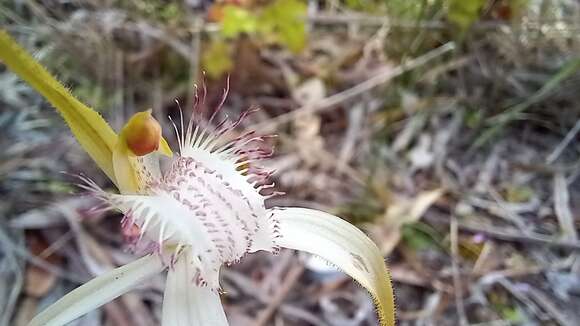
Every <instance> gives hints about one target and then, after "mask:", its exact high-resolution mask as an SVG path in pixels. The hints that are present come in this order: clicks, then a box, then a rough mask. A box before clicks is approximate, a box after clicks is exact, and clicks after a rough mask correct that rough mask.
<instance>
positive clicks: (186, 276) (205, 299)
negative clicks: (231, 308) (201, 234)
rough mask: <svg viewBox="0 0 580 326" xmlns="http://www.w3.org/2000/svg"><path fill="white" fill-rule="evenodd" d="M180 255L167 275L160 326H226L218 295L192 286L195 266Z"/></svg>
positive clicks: (205, 288)
mask: <svg viewBox="0 0 580 326" xmlns="http://www.w3.org/2000/svg"><path fill="white" fill-rule="evenodd" d="M186 256H187V255H182V256H181V257H180V259H178V260H177V262H176V263H175V266H174V267H173V268H170V269H169V271H168V275H167V285H166V288H165V295H164V297H163V322H162V325H163V326H227V325H228V321H227V319H226V314H225V312H224V309H223V307H222V303H221V301H220V297H219V294H218V293H217V292H216V291H215V290H211V289H210V288H209V287H199V286H196V285H195V283H194V277H195V274H196V266H195V265H194V264H192V263H191V261H190V260H188V259H185V257H186Z"/></svg>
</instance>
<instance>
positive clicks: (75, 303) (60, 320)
mask: <svg viewBox="0 0 580 326" xmlns="http://www.w3.org/2000/svg"><path fill="white" fill-rule="evenodd" d="M164 268H165V267H164V265H163V263H162V262H161V260H160V259H159V257H157V256H145V257H143V258H140V259H138V260H136V261H134V262H132V263H130V264H127V265H125V266H121V267H119V268H116V269H114V270H112V271H110V272H108V273H106V274H104V275H101V276H99V277H96V278H94V279H93V280H91V281H89V282H87V283H85V284H84V285H82V286H80V287H78V288H76V289H75V290H74V291H72V292H70V293H69V294H67V295H65V296H64V297H62V298H61V299H60V300H58V301H57V302H56V303H54V304H53V305H51V306H50V307H48V308H47V309H46V310H44V311H43V312H42V313H40V314H39V315H37V316H36V317H34V319H32V321H31V322H30V323H29V324H28V326H60V325H64V324H66V323H68V322H70V321H72V320H74V319H76V318H78V317H80V316H82V315H84V314H86V313H87V312H89V311H91V310H93V309H96V308H98V307H100V306H102V305H103V304H105V303H107V302H109V301H111V300H113V299H115V298H116V297H118V296H120V295H122V294H123V293H125V292H127V291H129V290H131V289H132V288H134V287H135V286H136V285H138V284H139V283H141V282H142V281H144V280H145V279H147V278H149V277H151V276H153V275H155V274H157V273H160V272H161V271H163V269H164Z"/></svg>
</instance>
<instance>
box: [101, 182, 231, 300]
mask: <svg viewBox="0 0 580 326" xmlns="http://www.w3.org/2000/svg"><path fill="white" fill-rule="evenodd" d="M192 200H193V199H192ZM108 201H109V203H110V204H111V205H113V206H114V207H115V208H117V209H119V210H120V211H122V212H123V213H124V214H125V215H126V216H127V218H128V219H129V221H130V222H132V223H134V224H135V225H137V226H138V227H139V229H140V232H141V233H142V235H145V236H146V237H147V238H148V239H149V240H152V241H155V242H157V243H158V244H159V248H161V250H166V248H172V250H173V251H174V252H173V253H171V252H164V253H165V254H167V255H171V254H176V253H177V252H178V250H179V249H180V248H183V247H188V248H191V250H192V254H191V255H189V257H190V258H191V260H192V261H193V262H194V263H195V264H196V265H197V266H200V268H201V279H200V282H201V283H200V284H208V285H209V286H210V287H212V288H214V289H218V288H219V282H218V278H217V274H218V270H219V267H220V265H221V263H222V261H221V260H220V257H219V256H218V253H217V252H216V250H215V248H214V246H213V242H212V239H211V237H210V236H209V234H208V232H207V231H206V229H205V227H204V226H203V225H202V221H201V220H200V219H199V218H198V217H197V216H196V211H195V210H194V209H192V208H191V207H187V206H186V205H184V204H183V203H181V202H180V201H177V200H176V199H175V198H173V197H170V196H169V194H167V193H161V194H159V195H154V196H153V195H152V196H140V195H111V194H109V195H108Z"/></svg>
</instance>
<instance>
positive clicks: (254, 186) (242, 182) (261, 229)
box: [92, 89, 279, 289]
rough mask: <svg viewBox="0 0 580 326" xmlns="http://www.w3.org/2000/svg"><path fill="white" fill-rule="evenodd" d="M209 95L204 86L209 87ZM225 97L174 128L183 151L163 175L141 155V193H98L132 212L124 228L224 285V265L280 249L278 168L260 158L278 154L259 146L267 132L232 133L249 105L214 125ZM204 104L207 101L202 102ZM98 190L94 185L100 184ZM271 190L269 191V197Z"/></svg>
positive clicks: (201, 278) (198, 278)
mask: <svg viewBox="0 0 580 326" xmlns="http://www.w3.org/2000/svg"><path fill="white" fill-rule="evenodd" d="M204 93H205V90H204ZM226 95H227V89H226V90H225V92H224V100H222V102H221V103H220V105H219V106H218V107H217V109H216V110H215V111H214V112H213V113H212V114H211V117H210V119H209V120H205V119H204V118H203V112H201V105H200V100H199V97H197V96H196V105H195V106H194V110H193V112H192V115H191V117H190V121H189V123H188V124H187V127H185V126H184V123H183V116H181V118H180V120H181V121H180V128H178V127H177V126H175V124H174V126H175V130H176V134H177V138H178V143H179V149H180V150H179V154H178V155H175V156H174V158H173V159H172V162H171V164H170V166H169V168H168V170H167V171H163V172H161V170H160V169H159V164H158V157H157V156H158V154H156V153H153V154H149V155H147V156H144V157H141V158H139V160H138V161H139V162H140V164H139V167H140V168H139V170H138V175H139V178H140V179H141V183H142V184H145V187H144V188H143V190H142V193H140V194H137V195H117V194H108V193H105V192H103V191H101V190H98V191H96V192H97V194H98V196H99V197H100V198H102V199H103V200H105V201H106V202H107V203H108V205H109V206H111V207H112V208H116V209H118V210H120V211H122V212H123V213H124V214H125V219H124V221H123V225H124V226H125V229H126V230H127V228H130V230H131V231H132V232H134V231H135V226H137V230H138V232H139V234H138V236H137V237H133V240H134V241H135V242H138V241H140V240H141V239H143V238H146V239H149V240H152V241H154V242H155V243H157V246H156V247H157V248H159V250H160V252H161V253H163V254H164V255H170V256H173V258H172V260H174V259H175V257H177V256H178V255H179V257H180V258H179V259H187V260H188V261H190V262H191V264H192V265H193V266H195V268H196V273H195V277H194V281H195V282H196V284H197V285H207V286H210V287H212V288H214V289H219V281H218V278H219V268H220V267H221V266H222V265H224V264H233V263H237V262H238V261H239V260H240V259H241V258H242V257H244V255H246V254H247V253H250V252H254V251H258V250H266V251H270V252H275V251H277V245H276V239H277V238H278V237H279V232H278V223H277V221H276V220H275V219H274V218H273V216H272V215H273V214H272V212H271V211H269V210H267V209H266V207H265V203H264V202H265V199H267V198H269V197H271V196H274V195H278V194H279V193H277V192H275V191H273V188H274V183H271V182H270V183H269V182H268V179H269V177H270V176H271V174H272V171H267V170H265V169H263V168H261V167H260V166H259V162H260V161H261V160H264V159H266V158H268V157H270V156H271V155H272V151H271V150H265V149H263V148H262V147H261V146H260V145H261V144H262V143H263V142H264V140H265V139H266V138H267V137H271V136H256V135H255V132H247V133H245V134H243V135H241V136H236V137H234V136H233V132H234V128H236V127H237V126H238V125H239V124H240V122H241V121H242V119H243V118H244V117H246V116H247V115H248V114H249V113H252V112H253V111H255V110H251V109H250V110H247V111H245V112H244V113H242V114H241V115H240V117H239V118H238V119H236V120H234V121H230V120H229V119H228V118H227V117H226V118H224V119H223V120H222V121H220V122H219V123H217V124H216V125H215V127H214V126H212V123H213V120H215V118H216V117H217V113H218V112H219V111H220V109H221V108H222V106H223V104H224V101H225V96H226ZM204 96H205V95H204ZM201 101H203V99H202V100H201ZM92 189H95V188H94V184H93V187H92ZM265 192H269V193H268V194H263V193H265Z"/></svg>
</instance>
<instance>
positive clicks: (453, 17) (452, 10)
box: [447, 0, 486, 32]
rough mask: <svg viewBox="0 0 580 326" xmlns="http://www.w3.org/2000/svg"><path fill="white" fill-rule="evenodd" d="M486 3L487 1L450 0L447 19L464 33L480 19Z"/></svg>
mask: <svg viewBox="0 0 580 326" xmlns="http://www.w3.org/2000/svg"><path fill="white" fill-rule="evenodd" d="M485 3H486V0H449V7H448V10H447V18H448V19H449V21H450V22H452V23H453V24H455V25H457V26H458V27H459V28H460V29H461V31H462V32H464V31H465V30H467V29H468V28H469V27H470V26H471V24H473V23H474V22H475V21H476V20H477V19H478V18H479V13H480V11H481V9H482V8H483V6H484V5H485Z"/></svg>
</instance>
